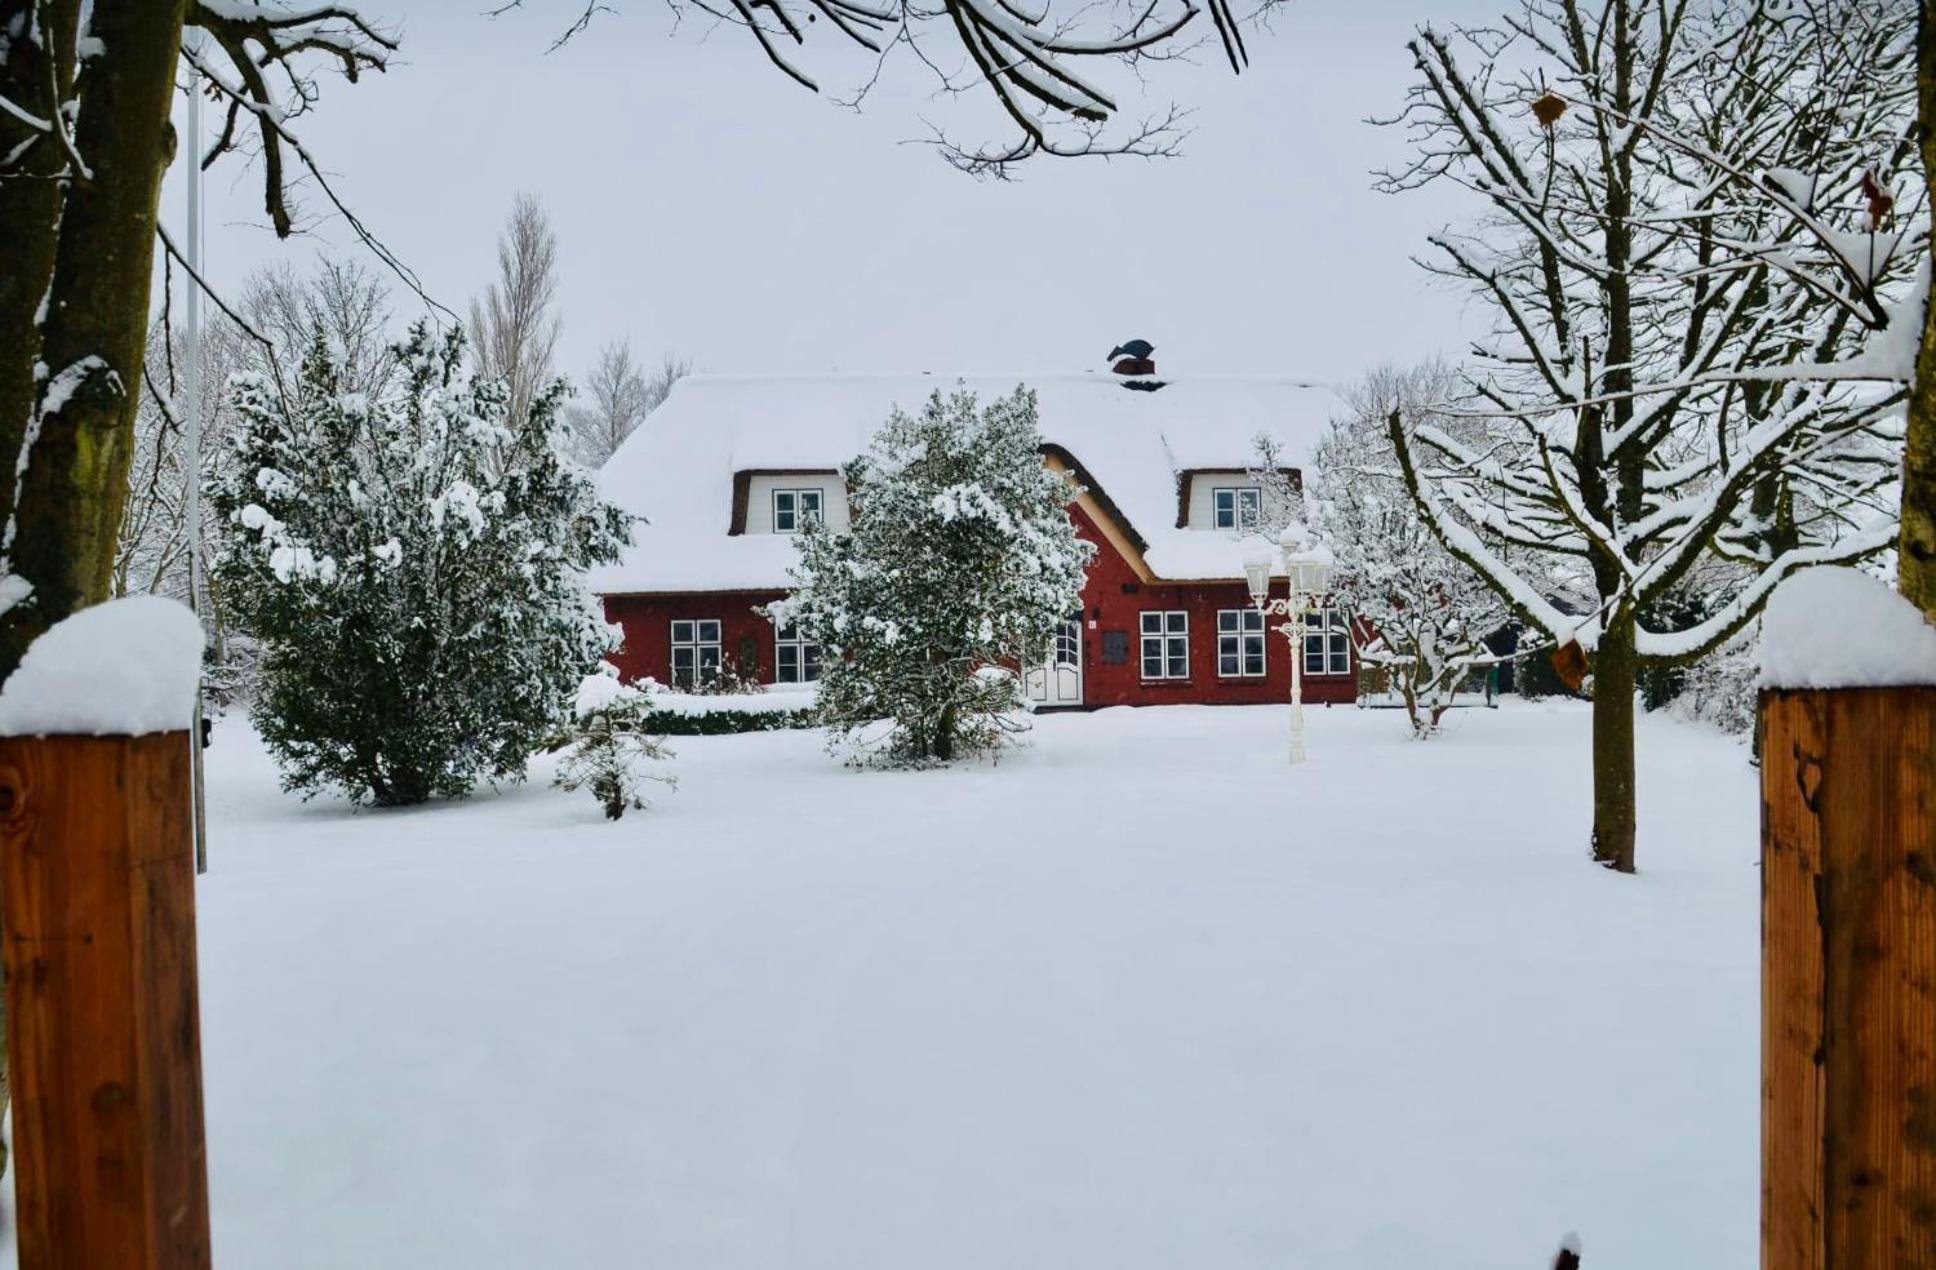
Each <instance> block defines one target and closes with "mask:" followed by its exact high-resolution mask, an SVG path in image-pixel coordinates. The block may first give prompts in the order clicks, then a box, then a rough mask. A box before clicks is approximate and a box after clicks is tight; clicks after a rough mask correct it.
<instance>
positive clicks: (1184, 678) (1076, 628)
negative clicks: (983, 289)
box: [593, 363, 1357, 707]
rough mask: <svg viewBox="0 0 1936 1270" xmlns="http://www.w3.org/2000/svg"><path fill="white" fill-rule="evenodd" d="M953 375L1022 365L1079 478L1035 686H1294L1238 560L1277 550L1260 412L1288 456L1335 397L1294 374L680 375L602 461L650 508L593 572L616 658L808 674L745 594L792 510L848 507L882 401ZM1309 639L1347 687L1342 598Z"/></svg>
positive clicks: (1058, 463) (668, 675)
mask: <svg viewBox="0 0 1936 1270" xmlns="http://www.w3.org/2000/svg"><path fill="white" fill-rule="evenodd" d="M1144 365H1147V363H1144ZM1137 369H1139V370H1140V369H1142V367H1140V366H1139V367H1137ZM957 382H961V383H965V384H966V386H967V387H968V388H969V389H971V390H972V391H974V392H975V393H976V394H977V395H978V396H980V397H981V398H982V399H983V400H989V399H991V398H993V397H995V396H998V395H1002V394H1005V393H1008V392H1011V391H1013V390H1014V388H1015V386H1016V384H1017V383H1018V382H1020V383H1026V384H1027V385H1028V386H1029V387H1031V388H1033V389H1035V390H1036V393H1037V396H1038V401H1039V405H1040V422H1041V430H1042V436H1043V441H1044V444H1043V447H1042V450H1043V462H1044V463H1046V464H1048V465H1049V466H1051V467H1054V468H1057V469H1060V470H1063V471H1067V472H1068V473H1070V474H1071V475H1072V477H1073V478H1074V479H1075V481H1076V482H1077V483H1078V485H1079V486H1080V487H1081V491H1082V492H1081V494H1080V495H1079V496H1078V498H1077V499H1076V501H1075V503H1074V505H1073V506H1071V508H1070V514H1071V516H1073V517H1074V519H1075V522H1076V526H1077V529H1078V531H1079V532H1080V533H1081V535H1082V536H1083V537H1084V538H1086V539H1088V540H1089V541H1090V542H1092V543H1094V544H1095V545H1096V548H1097V551H1096V556H1095V559H1094V561H1093V563H1092V564H1091V565H1090V567H1089V573H1088V579H1087V582H1086V583H1085V585H1084V587H1083V591H1082V607H1081V610H1080V611H1079V612H1076V613H1071V614H1070V615H1069V619H1068V621H1067V622H1065V623H1064V624H1063V627H1062V629H1061V632H1060V635H1059V636H1058V638H1057V640H1056V646H1055V649H1054V651H1053V653H1052V654H1051V657H1050V660H1049V662H1048V664H1046V665H1044V666H1040V667H1033V668H1030V669H1029V673H1028V674H1027V676H1026V678H1027V684H1028V689H1029V693H1030V695H1031V697H1033V698H1034V700H1035V701H1036V702H1037V703H1039V704H1040V705H1042V706H1047V707H1080V706H1101V705H1144V704H1155V703H1160V702H1253V701H1282V700H1284V699H1285V698H1286V696H1287V695H1288V693H1289V691H1290V657H1289V646H1288V645H1287V644H1286V642H1285V640H1284V638H1283V637H1282V636H1281V635H1279V634H1277V633H1276V632H1275V631H1266V630H1265V628H1264V622H1263V621H1262V619H1260V617H1259V615H1258V613H1257V611H1256V609H1255V608H1254V607H1253V606H1252V604H1251V600H1250V594H1249V590H1248V588H1247V587H1246V585H1245V582H1244V563H1245V561H1246V560H1247V559H1253V558H1256V557H1258V556H1260V555H1262V556H1268V555H1270V554H1272V553H1271V549H1270V547H1271V545H1270V544H1269V543H1267V542H1266V541H1264V539H1263V538H1261V537H1260V536H1259V535H1258V534H1257V533H1255V532H1253V531H1254V529H1255V525H1256V518H1257V517H1258V515H1259V512H1260V508H1261V506H1262V505H1263V501H1264V499H1263V494H1262V491H1261V490H1260V489H1259V487H1258V482H1257V481H1256V480H1254V479H1253V478H1252V477H1251V476H1250V474H1249V472H1248V470H1247V469H1248V468H1249V467H1250V466H1251V464H1252V462H1253V456H1254V453H1255V438H1256V437H1257V436H1258V434H1259V433H1267V434H1269V435H1271V436H1272V437H1274V438H1275V439H1276V440H1277V441H1278V443H1279V445H1280V447H1281V450H1280V453H1281V456H1282V461H1283V462H1284V463H1286V464H1287V465H1291V466H1293V468H1294V467H1295V465H1296V464H1298V463H1299V462H1301V461H1302V458H1303V456H1305V455H1307V454H1308V453H1309V452H1310V450H1311V447H1312V446H1313V445H1314V444H1315V443H1316V441H1317V438H1318V436H1319V434H1320V432H1321V431H1322V429H1323V427H1324V424H1325V422H1326V420H1327V418H1328V416H1329V413H1330V411H1331V409H1332V407H1333V405H1334V399H1333V397H1332V396H1331V394H1330V392H1329V391H1328V390H1327V389H1325V388H1323V387H1320V386H1318V385H1315V384H1312V383H1309V382H1306V381H1299V380H1291V379H1270V378H1201V379H1193V378H1177V379H1171V380H1168V381H1164V382H1162V383H1161V386H1159V387H1153V386H1152V385H1153V384H1155V383H1156V382H1157V381H1155V380H1154V379H1153V378H1150V377H1148V375H1147V372H1146V371H1145V372H1144V375H1143V376H1142V377H1139V378H1136V379H1133V380H1132V379H1130V378H1126V377H1123V376H1119V375H1117V374H1114V373H1111V372H1106V371H1105V372H1101V373H1096V374H1082V375H1061V376H1053V375H1052V376H1021V377H1014V376H977V377H969V378H963V379H960V380H957V379H956V378H955V377H953V376H948V375H938V374H936V375H930V374H920V375H900V376H893V375H832V376H807V377H774V378H742V377H725V376H703V375H695V376H691V377H688V378H686V379H684V380H682V381H681V382H680V383H679V385H678V386H677V387H676V388H675V389H674V390H673V392H672V395H671V396H670V397H669V398H667V400H666V402H665V404H664V405H662V406H660V407H659V409H658V410H657V411H655V412H654V413H653V414H652V415H651V417H650V418H648V419H647V420H646V422H645V423H644V425H643V426H641V427H640V428H639V430H638V431H637V432H635V433H634V434H633V435H632V436H631V437H630V438H629V439H628V440H627V441H626V442H625V444H624V445H623V446H621V447H620V449H619V451H618V453H617V454H615V455H614V456H613V457H612V459H611V460H610V462H608V463H607V464H606V466H605V468H604V470H603V472H602V474H601V482H602V485H603V489H604V494H605V497H606V498H608V499H609V500H611V501H612V502H614V503H616V504H618V505H619V506H621V507H623V508H625V509H626V510H627V511H630V512H632V513H634V514H636V515H638V516H640V517H642V518H643V521H642V523H640V524H639V525H638V527H637V530H636V532H635V535H634V542H633V546H632V547H631V549H630V550H629V551H628V552H627V553H626V555H625V557H624V559H623V560H621V561H620V562H619V563H618V564H615V565H611V566H608V567H606V568H604V569H601V570H599V571H598V572H597V573H596V574H595V575H594V577H593V586H594V588H595V589H596V590H597V591H598V592H599V594H600V595H602V596H603V597H604V603H605V611H606V614H607V617H608V618H609V619H610V620H611V621H613V622H615V623H618V624H620V625H621V626H622V627H623V629H624V646H623V648H622V649H621V650H620V651H619V652H618V653H617V654H615V655H614V657H613V660H614V661H615V662H616V663H617V665H618V667H619V670H620V672H621V673H622V674H623V675H625V676H626V677H627V678H633V679H637V678H646V677H650V678H653V679H656V680H659V681H660V682H662V683H674V684H682V685H689V684H692V683H694V682H695V681H696V680H700V679H704V678H706V677H708V676H711V675H713V674H715V673H717V671H718V668H719V667H721V666H722V665H730V666H734V667H737V668H739V669H740V670H741V673H750V674H751V675H752V676H754V677H756V678H757V679H759V680H760V681H761V682H765V683H797V682H805V681H808V680H811V679H813V678H815V677H816V676H817V675H818V673H819V666H820V654H819V650H818V649H816V648H814V647H813V646H811V645H809V644H805V643H803V642H802V641H801V640H800V639H799V638H798V636H797V633H796V632H794V631H792V630H787V629H776V628H775V627H774V625H773V624H772V623H771V622H769V621H768V620H767V619H766V618H764V617H762V616H760V615H759V614H758V613H757V612H756V611H755V610H756V608H757V607H758V606H759V605H762V604H765V603H767V602H768V601H770V600H773V599H776V598H778V597H779V596H781V595H783V594H784V593H785V591H786V588H787V585H788V573H787V570H788V567H789V566H790V565H792V564H793V562H794V558H795V553H794V541H793V535H794V534H795V533H796V532H798V531H799V529H800V528H801V527H802V526H804V525H806V524H807V523H808V522H810V521H812V520H814V519H820V520H823V521H825V522H826V523H827V524H829V525H831V526H834V527H836V528H837V527H839V526H841V525H844V524H845V523H846V522H847V520H848V515H849V509H848V503H847V491H846V488H845V485H844V483H843V481H842V479H841V474H840V469H841V467H842V465H843V464H845V463H846V462H847V461H848V460H849V459H851V458H852V457H854V456H855V455H856V454H858V453H859V452H860V451H861V450H862V449H863V448H865V446H866V445H867V443H868V440H869V438H870V437H871V436H872V434H873V433H874V431H875V430H876V429H877V428H879V427H880V425H881V423H882V422H883V421H885V420H886V418H887V416H888V414H889V413H890V412H891V411H892V409H893V408H894V407H895V406H897V405H898V406H900V407H902V408H903V409H906V410H909V411H914V410H919V409H920V408H921V406H922V405H923V404H924V403H925V401H926V400H927V397H928V395H929V394H930V393H932V392H934V391H936V390H937V389H940V390H943V391H946V390H950V389H952V388H953V387H954V385H955V384H956V383H957ZM1283 586H1284V583H1283V581H1282V580H1281V579H1279V580H1277V581H1275V582H1274V583H1273V593H1274V594H1278V595H1281V594H1282V593H1283ZM1303 656H1304V673H1305V680H1304V684H1305V689H1304V691H1305V696H1306V699H1307V700H1311V701H1320V702H1322V701H1350V700H1352V699H1353V698H1354V696H1355V694H1356V682H1357V676H1356V665H1355V662H1354V655H1353V652H1352V648H1351V640H1350V638H1349V635H1348V633H1347V630H1346V626H1345V620H1344V618H1343V616H1342V615H1341V614H1339V613H1337V612H1336V611H1326V612H1324V613H1322V614H1320V615H1319V616H1318V617H1317V618H1316V619H1315V620H1314V622H1313V624H1312V626H1311V633H1310V634H1309V636H1308V638H1307V639H1306V645H1305V648H1304V650H1303Z"/></svg>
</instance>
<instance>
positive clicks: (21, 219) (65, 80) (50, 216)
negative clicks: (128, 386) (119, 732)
mask: <svg viewBox="0 0 1936 1270" xmlns="http://www.w3.org/2000/svg"><path fill="white" fill-rule="evenodd" d="M76 7H77V3H76V0H61V2H59V3H55V4H52V5H49V6H47V8H46V9H44V10H43V12H42V15H41V19H42V22H43V23H44V26H45V32H44V40H45V42H44V43H43V42H36V41H32V40H21V39H16V40H11V41H9V42H8V43H7V45H6V59H5V61H4V62H0V96H5V97H6V98H7V99H8V100H9V101H13V102H16V103H18V104H19V105H20V106H21V107H22V108H23V109H25V110H27V111H29V112H31V113H33V114H35V115H37V116H40V117H42V118H46V117H48V116H50V115H51V114H52V113H53V111H54V110H55V109H56V107H57V105H58V103H57V102H56V101H55V100H54V96H55V94H54V93H52V92H50V91H49V89H50V88H53V87H55V86H56V85H58V86H59V88H58V92H59V93H60V95H62V96H65V95H66V94H67V93H68V92H69V91H70V90H71V83H72V78H73V67H74V36H75V29H76V27H75V24H76V18H77V15H76V13H75V10H76ZM33 135H34V130H32V129H30V128H28V127H27V126H26V125H24V124H22V123H20V122H19V121H18V120H16V119H14V118H12V117H11V116H9V115H5V114H0V153H11V152H12V151H13V150H14V148H15V147H17V146H19V145H21V144H23V143H25V142H27V141H28V140H29V139H30V138H31V137H32V136H33ZM18 163H19V167H18V169H17V170H16V172H13V173H9V174H8V176H7V178H6V179H4V180H0V245H3V246H4V263H3V264H0V350H4V352H0V458H4V460H5V465H4V466H0V525H4V524H6V523H7V522H9V521H10V520H11V519H12V518H13V514H14V481H13V476H12V462H13V459H14V458H15V456H17V455H18V454H19V453H20V446H21V442H22V441H23V440H25V438H26V434H27V420H28V419H29V418H30V417H31V416H32V414H33V410H34V394H35V391H36V384H35V379H34V365H35V363H36V362H38V361H39V360H40V326H39V323H38V321H37V320H36V319H37V314H38V312H39V309H40V303H41V300H42V299H43V298H44V297H45V296H46V295H47V284H48V282H49V281H50V280H51V279H52V277H53V275H54V249H55V247H56V246H57V245H58V243H59V236H60V222H61V195H62V193H63V191H64V189H65V186H64V185H63V184H62V182H61V181H60V180H59V179H58V178H59V174H60V172H61V169H62V168H64V167H65V166H66V165H67V152H66V150H65V149H63V148H62V146H61V144H60V143H59V142H58V141H57V140H55V139H54V138H52V137H48V136H45V135H44V134H43V135H42V136H41V139H40V140H38V141H34V142H33V143H32V147H31V148H30V149H29V150H28V151H27V152H26V153H25V154H23V155H22V156H21V157H20V159H19V160H18ZM10 548H11V544H8V545H7V546H3V547H0V557H10V555H11V550H10ZM10 668H11V667H10V666H9V667H0V673H4V671H5V670H6V669H10Z"/></svg>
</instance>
